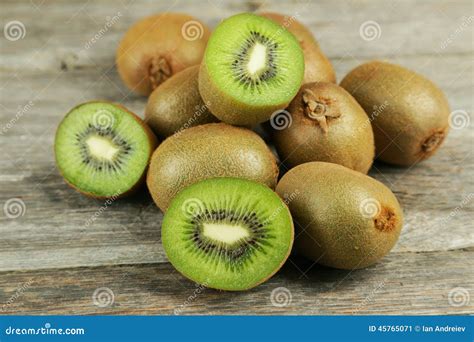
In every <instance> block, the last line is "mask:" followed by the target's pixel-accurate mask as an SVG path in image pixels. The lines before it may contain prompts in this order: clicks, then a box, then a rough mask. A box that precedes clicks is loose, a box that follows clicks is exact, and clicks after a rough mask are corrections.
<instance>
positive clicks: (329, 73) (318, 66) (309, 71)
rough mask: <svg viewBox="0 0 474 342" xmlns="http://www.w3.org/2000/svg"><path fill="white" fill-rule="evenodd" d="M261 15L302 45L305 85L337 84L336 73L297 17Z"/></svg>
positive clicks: (270, 13) (276, 14)
mask: <svg viewBox="0 0 474 342" xmlns="http://www.w3.org/2000/svg"><path fill="white" fill-rule="evenodd" d="M259 15H261V16H263V17H265V18H268V19H271V20H273V21H275V22H276V23H278V24H279V25H280V26H281V27H282V28H284V29H286V30H288V31H290V32H291V33H292V34H293V35H294V36H295V38H296V39H297V40H298V42H299V43H300V46H301V49H302V50H303V54H304V79H303V84H305V83H311V82H332V83H335V82H336V72H335V71H334V68H333V66H332V64H331V62H330V61H329V59H328V58H327V57H326V56H325V55H324V53H323V52H322V51H321V48H320V47H319V43H318V42H317V40H316V39H315V38H314V36H313V34H312V33H311V31H310V30H309V29H308V28H307V27H306V26H304V25H303V24H302V23H300V22H299V21H298V20H296V18H295V16H286V15H282V14H278V13H272V12H264V13H259Z"/></svg>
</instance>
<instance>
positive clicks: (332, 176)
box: [276, 162, 403, 269]
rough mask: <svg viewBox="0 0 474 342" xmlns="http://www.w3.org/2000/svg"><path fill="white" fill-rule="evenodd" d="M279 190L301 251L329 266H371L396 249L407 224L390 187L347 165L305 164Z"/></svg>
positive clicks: (283, 178)
mask: <svg viewBox="0 0 474 342" xmlns="http://www.w3.org/2000/svg"><path fill="white" fill-rule="evenodd" d="M276 191H277V193H278V194H279V195H280V196H281V197H282V198H288V200H287V201H286V203H288V206H289V208H290V211H291V214H292V216H293V220H294V224H295V234H296V235H295V236H296V239H295V249H296V251H297V252H298V253H301V254H303V255H304V256H306V257H307V258H309V259H311V260H313V261H316V262H319V263H320V264H323V265H326V266H330V267H335V268H340V269H358V268H363V267H367V266H370V265H372V264H374V263H375V262H377V261H378V260H380V259H381V258H382V257H383V256H385V255H386V254H387V253H388V252H389V251H390V250H391V249H392V247H393V246H394V245H395V243H396V241H397V240H398V237H399V235H400V231H401V229H402V225H403V214H402V210H401V208H400V205H399V203H398V201H397V198H396V197H395V195H394V194H393V193H392V192H391V191H390V189H388V188H387V187H386V186H385V185H383V184H382V183H380V182H379V181H377V180H375V179H373V178H370V177H368V176H366V175H364V174H362V173H360V172H356V171H353V170H351V169H348V168H346V167H344V166H341V165H337V164H332V163H324V162H311V163H306V164H301V165H299V166H297V167H295V168H293V169H291V170H290V171H289V172H288V173H286V174H285V175H284V176H283V177H282V179H281V180H280V182H279V183H278V185H277V188H276Z"/></svg>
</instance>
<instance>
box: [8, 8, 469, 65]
mask: <svg viewBox="0 0 474 342" xmlns="http://www.w3.org/2000/svg"><path fill="white" fill-rule="evenodd" d="M20 4H21V5H19V2H18V1H8V2H4V4H2V13H1V17H0V23H2V26H3V25H4V24H5V23H6V22H8V21H10V20H19V21H21V22H22V23H23V24H24V25H25V28H26V36H25V39H22V40H19V41H14V42H8V41H4V42H2V59H1V60H0V67H1V68H2V69H16V70H20V71H21V70H25V69H35V70H60V69H65V68H67V69H72V68H85V67H95V66H97V65H102V66H104V65H106V66H110V65H112V64H113V62H114V54H113V52H114V51H115V49H116V46H117V44H118V42H119V41H120V39H121V37H122V35H123V33H124V32H125V31H126V30H127V28H128V27H129V26H130V25H132V24H133V23H134V22H135V21H137V20H138V19H139V18H142V17H144V16H147V15H150V14H151V13H158V12H163V11H167V10H168V11H174V12H184V13H193V14H194V15H196V16H197V17H198V18H199V19H201V20H202V21H203V22H204V23H206V24H208V25H209V26H210V27H214V26H215V25H216V24H217V23H218V22H219V21H220V20H222V19H223V18H225V17H228V16H230V15H232V14H235V13H239V12H245V11H253V10H257V9H259V10H261V11H276V12H281V13H284V14H287V15H289V16H295V17H297V18H298V20H300V21H302V22H303V23H305V24H306V25H308V26H309V27H310V29H311V30H312V31H313V32H314V34H315V35H316V37H317V38H318V40H319V41H320V43H321V46H322V47H323V50H324V51H325V52H326V53H327V54H328V56H329V57H331V58H333V59H335V60H338V59H340V58H346V59H347V58H351V59H352V58H356V59H360V58H365V59H367V58H369V59H371V58H383V57H387V56H390V57H393V56H405V55H425V56H437V55H438V54H443V55H445V54H446V55H452V54H460V55H463V54H466V53H467V54H470V53H472V52H473V47H472V44H469V43H468V42H469V41H470V40H472V30H470V29H469V27H472V21H473V19H472V17H470V15H472V13H470V11H469V8H470V7H469V4H470V3H469V1H468V0H456V1H447V0H445V1H436V2H433V1H430V0H424V1H416V2H413V1H410V0H398V1H396V2H394V1H390V0H385V1H376V2H373V1H360V2H359V1H352V2H334V1H331V0H324V1H307V0H306V1H297V2H287V1H278V2H266V1H248V2H240V1H238V2H236V1H232V0H213V1H209V2H208V3H206V6H203V4H201V3H200V2H196V1H192V0H187V1H183V0H181V1H163V2H156V1H154V2H149V1H146V0H137V1H133V2H120V1H113V0H109V1H101V2H100V3H96V2H92V1H88V2H85V3H84V2H82V1H66V2H65V1H47V2H41V3H40V2H31V3H29V2H24V3H21V2H20ZM35 5H36V6H35ZM380 8H384V10H383V11H381V10H380ZM45 13H47V18H48V20H37V18H38V15H45ZM114 16H116V17H118V19H117V20H115V19H114ZM369 21H370V22H375V23H376V25H378V27H379V28H380V29H378V28H377V29H376V30H377V32H380V37H379V38H377V39H374V40H369V41H367V40H364V39H362V37H361V35H360V27H361V25H362V24H364V23H366V22H369ZM107 22H109V23H113V24H112V25H110V27H107V30H106V32H105V33H104V34H99V35H100V37H99V39H98V40H97V42H95V43H94V44H92V47H91V48H86V47H85V46H86V44H87V43H88V42H90V40H91V39H92V38H93V37H94V36H95V35H96V34H98V33H99V32H101V30H104V27H105V25H106V24H107ZM369 26H370V25H369ZM457 31H459V33H457ZM369 37H370V35H369ZM450 37H451V39H450V41H449V44H447V47H446V48H442V47H443V46H444V45H445V43H446V41H447V40H448V39H449V38H450Z"/></svg>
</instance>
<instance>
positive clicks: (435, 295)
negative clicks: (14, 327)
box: [0, 0, 474, 314]
mask: <svg viewBox="0 0 474 342" xmlns="http://www.w3.org/2000/svg"><path fill="white" fill-rule="evenodd" d="M258 9H260V10H265V11H267V10H272V11H277V12H282V13H286V14H288V15H295V16H296V17H297V18H298V19H299V20H300V21H302V22H303V23H305V24H307V25H308V26H309V27H310V28H311V30H312V31H313V33H314V34H315V35H316V37H317V38H318V40H319V42H320V44H321V47H322V49H323V50H324V51H325V52H326V53H327V55H328V56H329V58H330V59H331V61H332V62H333V64H334V66H335V69H336V72H337V76H338V80H341V79H342V77H343V76H344V75H345V73H346V72H347V71H349V70H350V69H351V68H353V67H355V66H356V65H358V64H360V63H362V62H364V61H367V60H371V59H375V58H378V59H386V60H389V61H392V62H395V63H399V64H402V65H404V66H406V67H409V68H412V69H414V70H417V71H418V72H420V73H422V74H424V75H426V76H428V77H429V78H431V79H432V80H433V81H435V82H436V83H437V84H438V85H439V86H440V87H441V88H442V89H443V90H444V91H445V92H446V94H447V97H448V99H449V102H450V104H451V107H452V110H453V127H454V128H453V129H451V132H450V134H449V135H448V138H447V141H446V142H445V144H444V146H443V147H442V148H441V150H440V151H439V152H438V153H437V154H436V155H435V156H434V157H433V158H431V159H430V160H428V161H425V162H423V163H421V164H419V165H417V166H414V167H412V168H408V169H405V168H394V167H389V166H387V165H384V164H380V163H376V164H375V165H374V167H373V169H372V170H371V172H370V174H371V175H372V176H373V177H375V178H377V179H379V180H380V181H382V182H384V183H385V184H386V185H388V186H389V187H390V188H391V189H392V190H393V191H394V193H395V194H396V195H397V197H398V198H399V200H400V202H401V204H402V206H403V208H404V211H405V216H406V223H405V226H404V229H403V232H402V236H401V238H400V241H399V243H398V244H397V246H396V247H395V248H394V250H393V251H392V252H391V253H390V254H389V255H388V256H387V257H386V258H384V259H383V260H382V261H381V262H380V263H379V264H377V265H375V266H372V267H369V268H367V269H364V270H358V271H354V272H348V271H339V270H332V269H329V268H324V267H321V266H318V265H313V264H312V263H310V262H308V261H306V260H302V259H299V258H296V257H292V258H291V259H290V260H289V261H288V263H287V264H286V265H285V267H284V268H283V270H282V271H281V272H279V273H278V274H277V275H276V276H275V277H274V278H272V279H270V280H269V281H268V282H267V283H265V284H263V285H261V286H259V287H257V288H256V289H253V290H251V291H248V292H244V293H225V292H219V291H214V290H209V289H203V288H201V287H198V286H196V285H195V284H193V283H191V282H189V281H187V280H186V279H184V278H183V277H181V276H180V275H179V274H178V273H177V272H176V271H175V270H174V269H173V268H172V267H171V265H170V264H169V263H168V262H167V260H166V257H165V254H164V252H163V249H162V247H161V243H160V222H161V219H162V214H161V213H160V211H159V210H158V209H157V208H156V207H155V206H154V204H153V203H152V200H151V198H150V196H149V195H148V194H147V192H146V191H145V190H144V191H142V192H141V193H139V194H137V195H136V196H134V197H132V198H129V199H124V200H119V201H116V202H114V203H112V204H111V205H108V204H106V203H104V202H103V201H97V200H92V199H89V198H85V197H83V196H81V195H79V194H78V193H76V192H74V191H72V190H71V189H70V188H68V186H67V185H66V184H65V183H64V182H63V180H62V179H61V177H60V176H59V174H58V172H57V171H56V169H55V166H54V158H53V152H52V151H53V150H52V144H53V139H54V132H55V129H56V127H57V125H58V123H59V121H60V120H61V118H62V117H63V115H64V114H65V113H66V112H67V111H68V110H69V109H70V108H71V107H72V106H74V105H76V104H78V103H80V102H83V101H87V100H91V99H97V98H101V99H108V100H112V101H116V102H120V103H122V104H124V105H125V106H127V107H129V108H130V109H131V110H133V111H135V112H136V113H137V114H139V115H141V116H143V111H144V106H145V103H146V99H145V98H142V97H138V96H136V95H133V94H130V93H129V92H128V90H127V89H126V88H125V87H124V85H123V84H122V83H121V81H120V79H119V77H118V74H117V71H116V69H115V66H114V52H115V49H116V47H117V44H118V41H119V40H120V38H121V36H122V35H123V33H124V32H125V31H126V29H127V28H128V27H129V26H130V25H131V24H132V23H133V22H135V21H136V20H137V19H139V18H141V17H143V16H146V15H149V14H151V13H155V12H161V11H178V12H185V13H190V14H193V15H195V16H197V17H198V18H199V19H201V20H202V21H203V22H205V23H207V24H208V25H210V26H211V27H213V26H215V25H216V24H217V23H218V22H219V21H220V20H221V19H222V18H225V17H227V16H229V15H232V14H234V13H238V12H243V11H255V10H258ZM472 15H473V6H472V3H471V2H470V1H469V0H462V1H461V0H455V1H438V0H437V1H431V0H430V1H410V0H395V1H391V0H381V1H332V0H325V1H312V2H311V1H300V2H297V1H291V2H290V1H272V2H270V1H268V2H258V1H249V2H241V1H230V0H209V1H208V2H206V1H175V2H173V1H143V0H137V1H114V0H108V1H89V2H88V1H78V0H71V1H42V0H31V1H26V0H24V1H17V0H9V1H5V0H2V1H1V2H0V24H1V27H2V28H5V27H6V26H7V25H8V24H10V25H11V22H14V23H15V24H16V25H18V23H17V22H20V23H21V24H22V25H23V26H24V31H23V28H22V27H21V26H19V27H20V36H19V39H16V38H18V37H13V39H12V36H8V37H9V38H10V39H7V35H8V34H6V33H5V32H4V34H3V36H1V37H0V38H1V40H0V41H1V58H0V90H1V101H0V152H1V156H2V158H0V206H1V207H2V208H0V209H3V210H0V313H7V314H12V313H19V314H29V313H34V314H64V313H69V314H92V313H94V314H96V313H98V314H174V313H178V314H188V313H192V314H352V313H355V314H377V313H380V314H445V313H448V314H459V313H473V312H474V310H473V309H474V305H473V302H474V300H473V299H472V298H471V297H472V296H473V295H474V291H473V285H474V276H473V271H472V270H473V269H474V267H473V266H474V265H473V264H474V258H473V256H474V255H473V254H474V233H473V224H472V221H473V203H474V194H473V193H474V178H473V175H474V160H473V159H474V158H473V155H472V151H473V145H474V144H473V138H474V133H473V132H474V129H473V120H474V119H473V117H472V112H473V102H472V97H473V90H474V89H473V76H474V74H473V72H474V69H473V63H472V60H473V26H474V23H473V21H474V20H473V16H472ZM114 16H116V17H118V19H117V20H116V19H114ZM107 22H109V23H112V24H111V25H109V26H108V27H107V30H106V32H103V29H104V27H105V26H106V23H107ZM373 22H375V24H376V25H375V24H374V23H373ZM367 25H369V26H370V25H372V27H375V30H376V32H375V33H376V36H375V39H373V40H370V38H371V36H367V34H368V33H367V32H370V31H367V32H366V33H365V34H364V33H363V32H362V33H361V30H360V28H361V27H365V26H367ZM374 25H375V26H374ZM101 29H102V31H101ZM100 32H102V33H100ZM23 33H24V36H23ZM99 33H100V34H99ZM96 34H99V35H100V37H99V39H97V41H96V42H94V43H92V44H90V40H91V38H92V37H94V36H95V35H96ZM364 37H365V38H366V39H363V38H364ZM88 42H89V45H90V47H89V48H87V44H88ZM16 209H18V210H19V211H15V210H16ZM16 216H18V217H16ZM94 218H95V219H94ZM91 222H92V223H91ZM94 300H95V301H94Z"/></svg>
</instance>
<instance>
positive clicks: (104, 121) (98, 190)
mask: <svg viewBox="0 0 474 342" xmlns="http://www.w3.org/2000/svg"><path fill="white" fill-rule="evenodd" d="M156 145H157V140H156V138H155V136H154V135H153V133H152V132H151V130H150V129H149V128H148V126H147V125H146V124H145V123H144V122H143V121H142V120H141V119H140V118H139V117H137V116H136V115H135V114H133V113H132V112H130V111H128V110H127V109H126V108H124V107H122V106H120V105H117V104H113V103H110V102H101V101H95V102H87V103H83V104H81V105H78V106H77V107H74V108H73V109H72V110H71V111H70V112H69V113H68V114H67V115H66V117H65V118H64V119H63V120H62V122H61V123H60V125H59V127H58V129H57V132H56V138H55V141H54V151H55V156H56V164H57V167H58V169H59V171H60V173H61V174H62V176H63V177H64V179H65V180H66V182H67V183H68V184H69V185H71V186H72V187H73V188H75V189H76V190H78V191H79V192H81V193H83V194H85V195H88V196H91V197H96V198H111V197H113V198H118V197H122V196H124V195H126V194H129V193H131V192H132V191H133V190H135V189H137V187H138V186H139V185H141V184H142V182H143V180H144V175H145V172H146V169H147V167H148V163H149V161H150V158H151V154H152V152H153V150H154V148H155V146H156Z"/></svg>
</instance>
